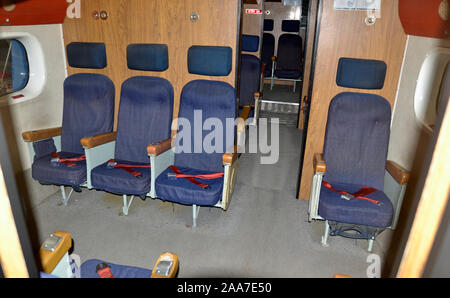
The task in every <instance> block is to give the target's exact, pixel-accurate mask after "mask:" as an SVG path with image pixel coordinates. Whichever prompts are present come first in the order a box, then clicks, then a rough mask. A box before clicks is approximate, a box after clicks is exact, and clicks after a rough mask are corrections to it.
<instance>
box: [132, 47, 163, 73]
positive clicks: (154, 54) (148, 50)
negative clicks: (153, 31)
mask: <svg viewBox="0 0 450 298" xmlns="http://www.w3.org/2000/svg"><path fill="white" fill-rule="evenodd" d="M127 63H128V68H129V69H135V70H147V71H164V70H166V69H168V68H169V49H168V47H167V45H165V44H130V45H128V47H127Z"/></svg>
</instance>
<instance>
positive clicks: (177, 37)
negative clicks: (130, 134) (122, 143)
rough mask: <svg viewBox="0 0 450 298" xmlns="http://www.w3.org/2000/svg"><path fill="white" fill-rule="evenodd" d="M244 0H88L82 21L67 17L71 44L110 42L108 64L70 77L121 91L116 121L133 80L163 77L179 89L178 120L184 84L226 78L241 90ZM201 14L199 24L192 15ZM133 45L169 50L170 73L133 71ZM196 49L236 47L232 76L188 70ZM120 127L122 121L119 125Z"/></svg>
mask: <svg viewBox="0 0 450 298" xmlns="http://www.w3.org/2000/svg"><path fill="white" fill-rule="evenodd" d="M239 5H240V1H239V0H227V1H223V0H208V1H205V0H183V1H179V0H85V1H82V2H81V10H82V11H81V19H66V21H65V22H64V24H63V31H64V42H65V45H67V44H69V43H71V42H74V41H81V42H104V43H105V44H106V51H107V59H108V66H107V67H106V68H105V69H101V70H91V69H75V68H71V67H68V73H69V75H70V74H74V73H80V72H93V73H100V74H105V75H107V76H108V77H109V78H111V79H112V81H113V82H114V85H115V87H116V119H117V111H118V108H119V100H120V89H121V85H122V83H123V82H124V81H125V80H126V79H128V78H129V77H132V76H137V75H145V76H158V77H163V78H166V79H168V80H169V81H170V82H171V84H172V85H173V88H174V118H175V117H176V116H177V115H178V107H179V99H180V94H181V90H182V88H183V86H184V85H185V84H186V83H188V82H189V81H191V80H194V79H211V80H221V81H224V82H227V83H229V84H231V85H232V86H233V87H234V86H235V81H236V77H235V76H236V69H235V65H234V61H236V45H237V42H238V41H237V37H238V27H237V26H238V18H239V12H238V10H239V9H238V7H239ZM102 10H105V11H107V12H108V18H107V20H104V21H103V20H95V19H94V18H93V17H92V12H93V11H102ZM192 12H196V13H197V14H198V15H199V19H198V21H197V22H192V21H191V20H190V14H191V13H192ZM131 43H163V44H167V45H168V47H169V69H168V70H167V71H165V72H145V71H134V70H129V69H128V67H127V61H126V48H127V46H128V44H131ZM192 45H210V46H229V47H231V48H232V49H233V69H232V72H231V73H230V75H228V76H226V77H206V76H199V75H192V74H189V73H188V70H187V52H188V49H189V47H191V46H192ZM115 127H117V121H116V126H115Z"/></svg>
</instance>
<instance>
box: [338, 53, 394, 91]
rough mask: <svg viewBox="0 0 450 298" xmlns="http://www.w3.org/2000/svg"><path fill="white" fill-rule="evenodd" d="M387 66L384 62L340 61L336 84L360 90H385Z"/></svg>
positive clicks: (343, 59) (363, 60) (349, 59)
mask: <svg viewBox="0 0 450 298" xmlns="http://www.w3.org/2000/svg"><path fill="white" fill-rule="evenodd" d="M386 70H387V65H386V63H385V62H384V61H378V60H365V59H353V58H341V59H339V65H338V71H337V77H336V84H337V85H338V86H341V87H348V88H358V89H383V86H384V80H385V78H386Z"/></svg>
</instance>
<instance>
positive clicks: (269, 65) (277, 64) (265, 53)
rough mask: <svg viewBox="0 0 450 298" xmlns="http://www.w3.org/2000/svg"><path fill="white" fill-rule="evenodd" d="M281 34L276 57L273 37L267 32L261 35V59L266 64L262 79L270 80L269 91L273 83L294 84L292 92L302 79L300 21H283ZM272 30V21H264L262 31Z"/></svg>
mask: <svg viewBox="0 0 450 298" xmlns="http://www.w3.org/2000/svg"><path fill="white" fill-rule="evenodd" d="M281 27H282V28H281V29H282V31H283V32H287V33H284V34H282V35H281V36H280V37H279V39H278V49H277V55H276V56H275V37H274V36H273V35H272V34H271V33H268V32H264V34H263V42H262V49H261V59H262V61H263V63H265V64H266V68H265V71H264V77H265V78H270V89H271V90H272V88H273V85H274V81H292V82H294V92H295V90H296V86H297V82H301V81H302V80H303V79H302V78H303V40H302V38H301V36H300V35H299V34H300V21H297V20H284V21H283V22H282V26H281ZM272 30H273V20H265V21H264V31H272Z"/></svg>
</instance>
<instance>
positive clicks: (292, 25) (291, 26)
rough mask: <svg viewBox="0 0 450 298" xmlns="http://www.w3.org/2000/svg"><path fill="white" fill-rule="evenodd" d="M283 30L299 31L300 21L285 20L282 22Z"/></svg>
mask: <svg viewBox="0 0 450 298" xmlns="http://www.w3.org/2000/svg"><path fill="white" fill-rule="evenodd" d="M281 30H282V31H284V32H299V31H300V21H297V20H283V22H282V23H281Z"/></svg>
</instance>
